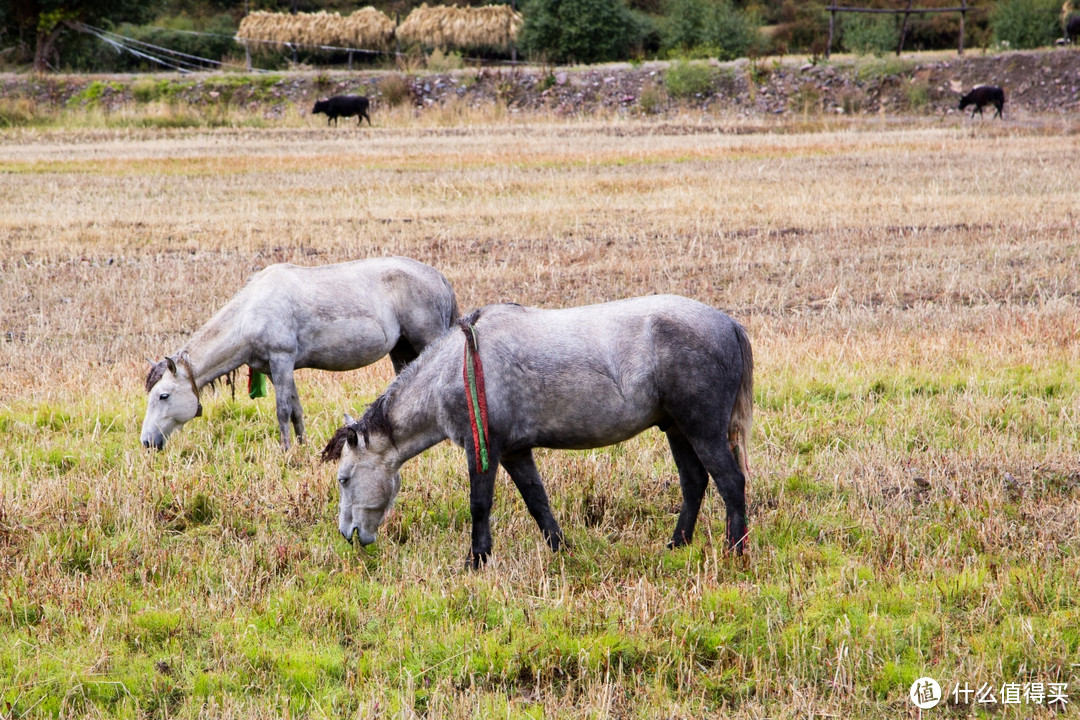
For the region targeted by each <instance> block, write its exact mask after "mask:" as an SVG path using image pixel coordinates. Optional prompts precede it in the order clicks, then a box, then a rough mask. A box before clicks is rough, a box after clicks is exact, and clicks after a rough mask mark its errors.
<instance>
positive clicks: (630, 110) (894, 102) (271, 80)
mask: <svg viewBox="0 0 1080 720" xmlns="http://www.w3.org/2000/svg"><path fill="white" fill-rule="evenodd" d="M709 67H710V73H711V74H710V77H709V78H708V82H707V85H706V86H704V87H703V88H702V89H701V91H700V92H684V93H681V94H680V93H677V92H675V91H674V89H673V88H672V87H671V85H670V83H668V82H667V80H666V77H665V76H666V74H667V73H668V72H670V67H669V65H668V64H667V63H646V64H641V65H636V66H632V65H619V66H594V67H587V68H572V69H561V68H537V67H524V66H518V67H485V68H479V69H476V68H469V69H465V70H456V71H452V72H444V73H432V72H423V71H422V72H417V73H397V72H387V71H379V72H375V71H358V72H344V71H306V72H290V73H276V74H255V75H236V74H216V73H215V74H205V75H187V76H180V75H154V76H145V75H143V76H108V77H98V76H95V77H91V76H73V75H49V76H43V77H34V76H27V75H2V76H0V88H2V93H0V103H3V101H4V100H5V99H6V100H9V101H10V100H12V99H22V100H24V101H27V102H31V103H34V104H35V105H36V106H39V107H41V106H44V107H71V106H72V105H79V104H82V105H89V104H98V105H100V106H102V107H105V108H106V109H116V108H118V107H121V106H123V105H125V104H127V103H133V102H140V101H150V100H168V101H173V100H178V101H183V102H185V103H188V104H191V105H195V106H199V105H218V106H220V105H222V104H226V105H235V106H237V107H244V108H247V109H249V110H256V111H257V110H258V109H260V108H261V109H262V111H263V112H264V114H266V115H267V116H268V117H274V116H280V115H281V114H282V113H283V112H285V110H286V109H287V108H289V107H290V106H292V105H297V106H299V107H302V108H305V109H306V106H307V104H308V103H310V102H312V101H313V100H314V99H315V98H317V97H326V96H329V95H336V94H344V93H362V94H367V95H369V96H371V97H372V98H373V101H374V106H375V110H376V111H377V110H378V107H379V105H380V104H390V103H392V104H397V103H411V104H413V105H415V106H416V107H417V109H418V111H421V112H422V110H423V109H424V108H431V107H435V106H440V105H447V104H451V103H464V104H466V105H468V106H482V105H485V104H489V103H504V104H505V105H506V106H507V107H508V109H509V110H510V111H511V112H521V111H530V110H533V111H537V110H539V111H547V112H552V113H555V114H559V115H581V114H592V113H597V112H615V113H626V114H657V115H663V114H667V113H671V112H673V111H676V110H680V109H683V108H688V107H689V108H697V109H699V110H702V111H705V112H720V111H724V112H737V113H745V114H748V115H753V114H759V115H762V114H784V113H800V114H802V113H833V114H860V113H863V114H866V113H894V112H895V113H914V114H946V113H952V112H956V111H957V110H956V105H957V100H958V98H959V96H960V94H961V93H962V92H964V91H966V90H967V89H969V88H970V87H971V86H973V85H976V84H979V83H986V84H994V85H1000V86H1001V87H1003V88H1004V89H1005V95H1006V115H1009V114H1010V111H1013V112H1015V111H1018V110H1020V111H1027V112H1033V113H1062V114H1068V113H1073V112H1075V111H1076V110H1077V108H1078V107H1080V51H1078V50H1074V49H1073V48H1062V49H1056V50H1048V51H1042V52H1009V53H1002V54H981V53H979V52H978V51H975V52H969V53H968V54H967V55H966V56H964V57H959V56H956V55H951V56H949V55H944V54H940V53H939V54H935V55H929V56H926V57H925V58H921V57H920V56H918V55H913V56H905V57H903V58H895V57H886V58H860V59H846V60H833V61H831V62H817V63H811V62H804V63H799V62H794V61H792V60H791V59H790V58H788V59H786V60H784V61H779V60H774V59H770V58H767V59H764V60H759V61H757V62H750V61H747V60H740V61H736V62H733V63H723V64H720V63H712V64H711V65H710V66H709ZM2 121H3V115H2V112H0V126H2V125H3V124H5V123H3V122H2Z"/></svg>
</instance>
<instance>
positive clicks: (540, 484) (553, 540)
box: [499, 450, 565, 552]
mask: <svg viewBox="0 0 1080 720" xmlns="http://www.w3.org/2000/svg"><path fill="white" fill-rule="evenodd" d="M499 464H501V465H502V466H503V467H504V468H505V469H506V472H507V474H508V475H509V476H510V479H511V480H513V481H514V485H515V486H517V489H518V492H520V493H521V497H522V499H523V500H525V506H526V507H527V508H529V514H530V515H532V516H533V519H534V520H536V524H537V526H538V527H539V528H540V532H541V533H543V535H544V540H545V541H546V542H547V544H548V547H550V548H551V549H552V550H553V551H556V552H558V550H559V547H560V546H562V545H563V543H564V542H565V539H564V538H563V534H562V530H560V529H559V523H558V522H556V520H555V516H554V515H552V514H551V504H550V503H549V502H548V496H547V492H546V491H545V490H544V481H543V480H542V479H541V478H540V471H539V470H537V469H536V462H535V461H534V460H533V455H532V451H531V450H526V451H525V452H522V453H516V454H513V455H509V456H505V455H504V456H503V457H502V459H500V460H499Z"/></svg>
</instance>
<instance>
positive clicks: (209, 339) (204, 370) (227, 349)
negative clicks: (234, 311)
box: [180, 314, 250, 388]
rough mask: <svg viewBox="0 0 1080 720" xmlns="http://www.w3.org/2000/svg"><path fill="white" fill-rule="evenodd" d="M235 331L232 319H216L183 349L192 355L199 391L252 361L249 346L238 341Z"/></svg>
mask: <svg viewBox="0 0 1080 720" xmlns="http://www.w3.org/2000/svg"><path fill="white" fill-rule="evenodd" d="M235 329H236V328H235V323H234V322H233V321H232V320H231V319H226V318H225V317H223V316H222V315H221V314H218V315H215V316H214V317H213V318H211V319H210V321H209V322H208V323H206V324H205V325H203V326H202V327H201V328H199V329H198V330H196V331H195V334H194V335H192V336H191V339H190V340H188V341H187V342H186V343H185V344H184V346H183V347H182V348H180V352H186V353H187V354H188V359H189V361H190V363H191V368H192V370H193V371H194V372H195V385H196V387H199V388H202V387H204V386H205V385H207V384H209V383H210V382H213V381H214V380H216V379H218V378H219V377H221V376H222V375H224V374H225V373H228V372H232V371H233V370H235V369H236V368H238V367H240V366H241V365H243V364H244V363H246V362H248V361H249V360H250V357H249V350H248V347H247V343H245V342H242V341H241V339H240V338H239V337H237V333H236V332H235Z"/></svg>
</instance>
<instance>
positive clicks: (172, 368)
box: [165, 357, 177, 375]
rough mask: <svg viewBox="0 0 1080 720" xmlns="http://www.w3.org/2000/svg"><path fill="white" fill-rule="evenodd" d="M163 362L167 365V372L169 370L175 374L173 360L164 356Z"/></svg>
mask: <svg viewBox="0 0 1080 720" xmlns="http://www.w3.org/2000/svg"><path fill="white" fill-rule="evenodd" d="M165 362H166V363H168V365H169V372H171V373H172V374H173V375H176V374H177V373H176V362H174V361H173V359H172V358H171V357H167V358H165Z"/></svg>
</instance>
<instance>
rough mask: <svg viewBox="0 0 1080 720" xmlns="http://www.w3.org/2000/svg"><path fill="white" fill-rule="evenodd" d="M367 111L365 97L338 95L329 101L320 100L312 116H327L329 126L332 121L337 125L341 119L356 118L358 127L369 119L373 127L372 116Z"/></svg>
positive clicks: (313, 109)
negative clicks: (320, 114)
mask: <svg viewBox="0 0 1080 720" xmlns="http://www.w3.org/2000/svg"><path fill="white" fill-rule="evenodd" d="M367 111H368V99H367V98H366V97H364V96H363V95H338V96H336V97H332V98H330V99H329V100H319V101H317V102H316V103H315V107H313V108H311V114H312V115H317V114H319V113H322V114H324V115H326V124H327V125H329V124H330V121H331V120H333V121H334V124H335V125H337V119H338V118H339V117H354V116H355V117H356V124H357V125H363V124H364V118H367V122H368V125H371V116H370V115H368V112H367Z"/></svg>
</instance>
